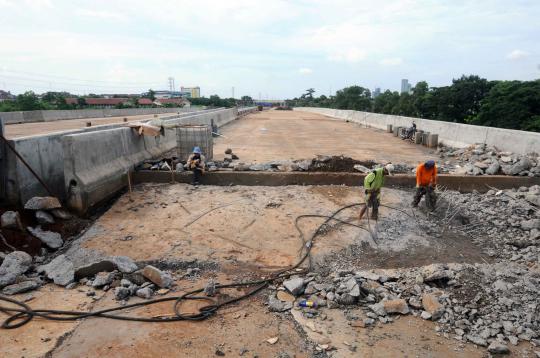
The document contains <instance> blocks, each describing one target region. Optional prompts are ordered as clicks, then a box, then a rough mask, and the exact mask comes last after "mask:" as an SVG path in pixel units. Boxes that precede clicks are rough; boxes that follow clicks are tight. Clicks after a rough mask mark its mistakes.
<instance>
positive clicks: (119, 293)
mask: <svg viewBox="0 0 540 358" xmlns="http://www.w3.org/2000/svg"><path fill="white" fill-rule="evenodd" d="M130 296H131V290H130V289H129V288H127V287H116V288H115V289H114V297H115V299H116V300H117V301H123V300H126V299H128V298H129V297H130Z"/></svg>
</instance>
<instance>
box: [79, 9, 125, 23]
mask: <svg viewBox="0 0 540 358" xmlns="http://www.w3.org/2000/svg"><path fill="white" fill-rule="evenodd" d="M77 14H79V15H82V16H87V17H95V18H99V19H105V20H121V21H124V20H127V18H126V17H125V16H124V15H122V14H119V13H116V12H109V11H96V10H89V9H80V10H77Z"/></svg>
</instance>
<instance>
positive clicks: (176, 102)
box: [154, 98, 191, 107]
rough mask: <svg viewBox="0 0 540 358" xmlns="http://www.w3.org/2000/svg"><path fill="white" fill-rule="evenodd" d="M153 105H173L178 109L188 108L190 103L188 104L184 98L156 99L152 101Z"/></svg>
mask: <svg viewBox="0 0 540 358" xmlns="http://www.w3.org/2000/svg"><path fill="white" fill-rule="evenodd" d="M154 103H155V104H157V105H158V106H159V105H161V106H163V105H166V104H174V105H176V106H178V107H189V106H191V102H189V101H188V100H187V99H186V98H156V100H155V101H154Z"/></svg>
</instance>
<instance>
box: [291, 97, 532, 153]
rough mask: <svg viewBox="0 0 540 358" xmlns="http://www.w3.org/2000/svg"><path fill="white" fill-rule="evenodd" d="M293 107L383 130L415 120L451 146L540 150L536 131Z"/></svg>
mask: <svg viewBox="0 0 540 358" xmlns="http://www.w3.org/2000/svg"><path fill="white" fill-rule="evenodd" d="M294 110H295V111H303V112H312V113H318V114H322V115H325V116H328V117H331V118H336V119H342V120H349V121H351V122H355V123H358V124H362V125H365V126H367V127H373V128H378V129H384V130H386V126H387V125H389V124H391V125H392V126H394V127H396V126H399V127H410V126H411V123H412V121H415V122H416V124H417V126H418V129H420V130H423V131H425V132H431V133H435V134H438V135H439V142H440V143H443V144H445V145H449V146H452V147H458V148H463V147H467V146H469V145H471V144H475V143H485V144H487V145H488V146H492V147H496V148H497V149H499V150H502V151H510V152H514V153H518V154H527V153H532V152H536V153H540V133H535V132H526V131H517V130H512V129H503V128H493V127H484V126H473V125H469V124H461V123H452V122H442V121H435V120H431V119H422V118H412V117H403V116H394V115H390V114H380V113H370V112H360V111H352V110H345V109H331V108H315V107H298V108H294Z"/></svg>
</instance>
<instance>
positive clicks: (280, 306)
mask: <svg viewBox="0 0 540 358" xmlns="http://www.w3.org/2000/svg"><path fill="white" fill-rule="evenodd" d="M267 305H268V309H269V310H270V311H271V312H285V311H288V310H290V309H291V308H293V303H292V302H283V301H281V300H279V299H277V298H276V297H275V296H274V295H273V294H270V296H269V297H268V302H267Z"/></svg>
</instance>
